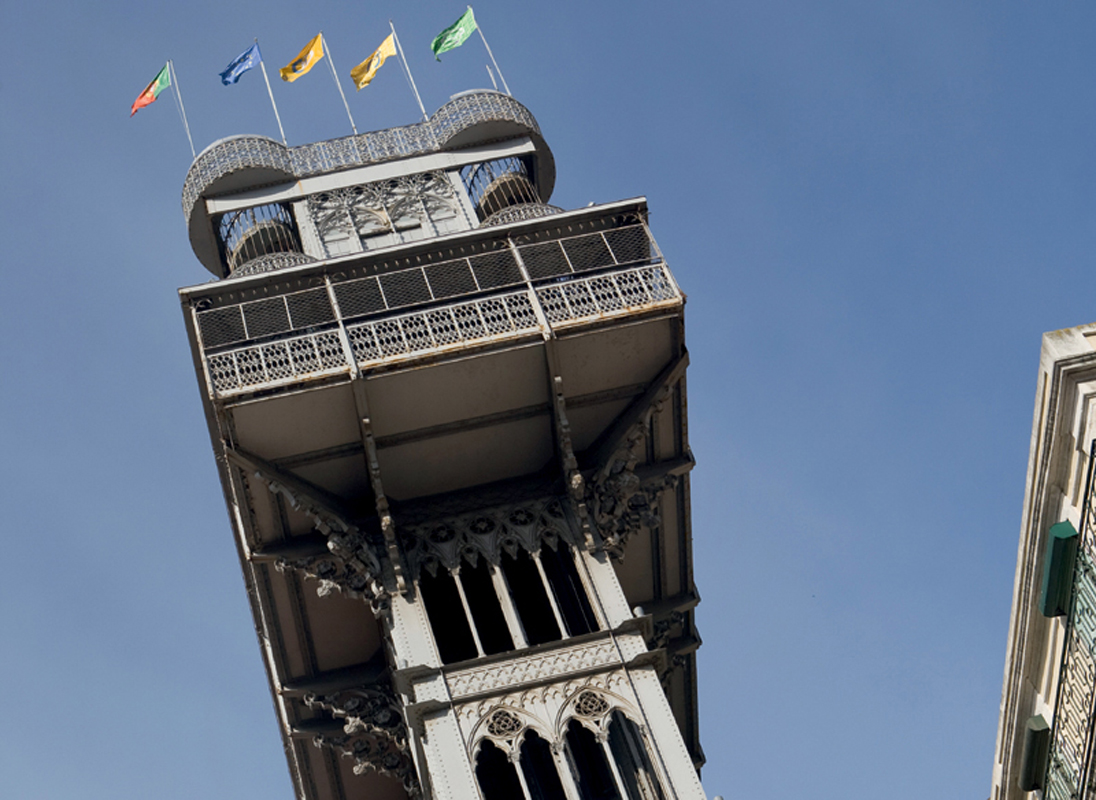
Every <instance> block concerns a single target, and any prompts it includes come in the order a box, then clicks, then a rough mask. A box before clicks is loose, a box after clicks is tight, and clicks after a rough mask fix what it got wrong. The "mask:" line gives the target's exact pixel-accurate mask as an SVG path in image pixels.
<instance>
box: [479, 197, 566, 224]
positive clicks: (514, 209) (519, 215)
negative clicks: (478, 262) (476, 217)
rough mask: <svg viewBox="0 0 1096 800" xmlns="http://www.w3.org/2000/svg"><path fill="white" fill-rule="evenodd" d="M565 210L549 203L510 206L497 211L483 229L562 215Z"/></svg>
mask: <svg viewBox="0 0 1096 800" xmlns="http://www.w3.org/2000/svg"><path fill="white" fill-rule="evenodd" d="M561 213H563V209H562V208H560V207H558V206H550V205H548V204H547V203H521V204H520V205H516V206H509V207H508V208H504V209H502V210H501V211H496V212H495V213H494V214H492V215H491V216H489V217H488V218H487V219H485V220H484V221H483V222H481V223H480V227H481V228H490V227H493V226H495V225H508V224H509V223H511V222H524V221H525V220H527V219H537V218H538V217H547V216H551V215H552V214H561Z"/></svg>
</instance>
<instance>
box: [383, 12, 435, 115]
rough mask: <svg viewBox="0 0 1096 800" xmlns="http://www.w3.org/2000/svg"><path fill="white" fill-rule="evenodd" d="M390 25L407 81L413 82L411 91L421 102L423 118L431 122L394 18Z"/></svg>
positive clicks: (420, 108)
mask: <svg viewBox="0 0 1096 800" xmlns="http://www.w3.org/2000/svg"><path fill="white" fill-rule="evenodd" d="M388 27H389V28H391V29H392V38H393V39H394V40H395V42H396V51H397V52H398V53H399V54H400V63H402V64H403V69H404V73H405V74H406V75H407V81H408V83H410V84H411V91H412V92H414V93H415V99H416V100H417V101H418V103H419V111H421V112H422V119H423V121H424V122H429V121H430V117H428V116H426V108H425V107H424V106H423V104H422V98H421V97H419V89H418V87H417V86H415V79H414V78H413V77H412V76H411V67H409V66H407V56H405V55H404V53H403V45H402V44H400V37H399V36H398V35H397V34H396V26H395V25H393V24H392V20H388Z"/></svg>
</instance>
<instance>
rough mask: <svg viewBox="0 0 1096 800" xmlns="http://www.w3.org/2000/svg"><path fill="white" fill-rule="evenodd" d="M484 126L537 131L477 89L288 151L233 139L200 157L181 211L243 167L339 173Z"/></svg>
mask: <svg viewBox="0 0 1096 800" xmlns="http://www.w3.org/2000/svg"><path fill="white" fill-rule="evenodd" d="M484 122H503V123H511V124H514V125H516V126H519V127H521V128H524V129H525V130H527V131H530V132H532V133H537V134H539V133H540V127H539V126H538V125H537V121H536V119H534V117H533V115H532V114H531V113H530V112H529V109H527V108H526V107H525V106H523V105H522V104H521V103H519V102H518V101H517V100H515V99H514V98H512V97H509V96H508V95H504V94H500V93H498V92H492V91H489V90H486V89H485V90H477V91H474V92H467V93H465V94H461V95H457V96H455V97H453V98H452V99H451V100H450V101H449V102H447V103H446V104H445V105H443V106H442V107H441V108H439V109H438V110H437V111H436V112H435V113H434V115H433V116H432V117H430V119H429V120H428V121H426V122H417V123H414V124H412V125H403V126H401V127H398V128H388V129H386V130H381V131H370V132H368V133H361V134H357V135H355V136H346V137H343V138H340V139H330V140H328V141H323V142H313V143H310V144H303V145H297V146H295V147H286V146H284V145H282V144H281V143H280V142H276V141H274V140H273V139H268V138H266V137H263V136H236V137H231V138H228V139H224V140H222V141H219V142H216V143H215V144H213V145H211V146H210V147H208V148H206V149H205V150H204V151H202V152H201V153H199V154H198V157H197V158H196V159H194V163H193V164H191V166H190V170H189V171H188V172H187V176H186V181H185V182H184V184H183V213H184V214H185V215H186V217H187V219H188V220H189V219H190V215H191V211H192V210H193V208H194V204H195V203H196V202H197V200H198V198H199V197H200V196H201V195H202V193H203V192H204V191H205V189H206V187H208V186H210V185H211V184H213V183H214V182H215V181H217V180H218V179H220V178H222V177H224V176H225V175H229V174H231V173H233V172H237V171H240V170H245V169H270V170H275V171H277V172H281V173H284V174H285V175H286V176H287V177H286V179H287V180H291V179H292V177H296V178H304V177H308V176H309V175H319V174H323V173H326V172H331V171H333V170H337V169H346V168H348V167H356V166H362V165H366V164H376V163H380V162H383V161H390V160H392V159H396V158H406V157H408V156H414V155H420V154H423V153H431V152H435V151H437V150H440V149H442V148H443V147H445V145H446V142H448V141H449V140H450V139H452V138H453V137H454V136H456V135H457V134H459V133H460V132H461V131H463V130H465V129H467V128H469V127H472V126H474V125H478V124H480V123H484Z"/></svg>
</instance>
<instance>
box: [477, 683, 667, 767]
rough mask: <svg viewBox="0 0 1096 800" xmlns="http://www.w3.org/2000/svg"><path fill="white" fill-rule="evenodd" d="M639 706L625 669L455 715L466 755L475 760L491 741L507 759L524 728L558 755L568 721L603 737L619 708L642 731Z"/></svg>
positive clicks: (509, 697)
mask: <svg viewBox="0 0 1096 800" xmlns="http://www.w3.org/2000/svg"><path fill="white" fill-rule="evenodd" d="M638 708H639V705H638V703H637V702H636V700H635V696H634V694H633V693H632V690H631V687H630V685H629V682H628V677H627V675H626V674H625V672H624V670H622V669H615V670H612V671H609V672H606V673H602V674H599V675H595V676H590V677H587V678H581V679H577V680H570V681H567V680H564V681H562V682H560V683H554V684H549V685H547V686H541V687H537V688H535V689H527V690H525V691H520V692H511V693H509V694H507V695H504V696H502V697H498V698H493V699H491V700H483V701H480V702H472V703H466V704H463V705H459V706H458V707H457V713H458V715H459V717H460V720H461V724H462V727H463V728H464V730H465V731H467V734H466V735H467V748H468V753H469V755H470V756H471V757H472V758H473V759H475V754H476V752H477V750H478V748H479V745H480V743H481V742H482V741H483V740H484V739H491V740H492V741H493V742H494V743H495V744H496V745H497V746H499V747H501V748H502V749H503V750H504V751H505V752H507V753H509V754H510V755H511V756H513V755H516V753H517V751H518V750H519V749H520V747H521V742H522V740H523V738H524V736H525V733H526V731H528V730H535V731H536V732H537V733H538V735H540V736H541V738H543V739H544V740H545V741H547V742H548V743H549V745H551V746H552V748H553V749H554V750H557V751H558V749H559V748H560V747H561V746H562V744H563V737H564V734H565V732H566V729H567V724H568V722H570V721H571V720H572V719H574V720H577V721H578V722H579V724H581V725H583V726H585V727H587V728H589V729H590V730H591V731H593V732H594V733H595V735H599V736H604V735H607V733H608V725H609V719H610V716H611V714H612V712H613V711H614V710H617V709H619V710H620V711H622V712H623V713H624V714H625V715H626V716H628V717H629V718H631V719H632V720H633V721H634V722H635V723H636V724H637V725H638V726H639V727H640V728H641V730H645V726H644V725H643V718H642V715H641V714H640V713H639V711H638Z"/></svg>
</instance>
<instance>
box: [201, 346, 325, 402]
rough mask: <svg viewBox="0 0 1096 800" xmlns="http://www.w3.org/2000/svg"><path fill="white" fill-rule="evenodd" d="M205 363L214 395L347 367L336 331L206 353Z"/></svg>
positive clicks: (274, 383) (317, 374)
mask: <svg viewBox="0 0 1096 800" xmlns="http://www.w3.org/2000/svg"><path fill="white" fill-rule="evenodd" d="M206 363H207V364H208V367H209V377H210V380H211V381H212V382H213V388H214V390H215V391H216V392H217V393H218V394H232V393H234V392H239V391H245V390H251V389H256V388H260V387H263V386H268V385H277V384H279V383H285V382H288V381H290V380H292V381H296V380H300V379H302V378H309V377H316V376H319V375H326V374H333V373H336V372H340V371H342V370H345V369H346V368H347V363H346V356H345V355H344V353H343V349H342V344H341V343H340V342H339V334H338V331H325V332H323V333H315V334H307V335H305V336H296V337H293V338H291V339H283V340H281V341H279V342H273V343H271V344H264V345H257V346H254V347H241V348H238V349H236V350H231V351H229V352H227V353H219V354H217V355H212V356H208V357H207V358H206Z"/></svg>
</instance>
